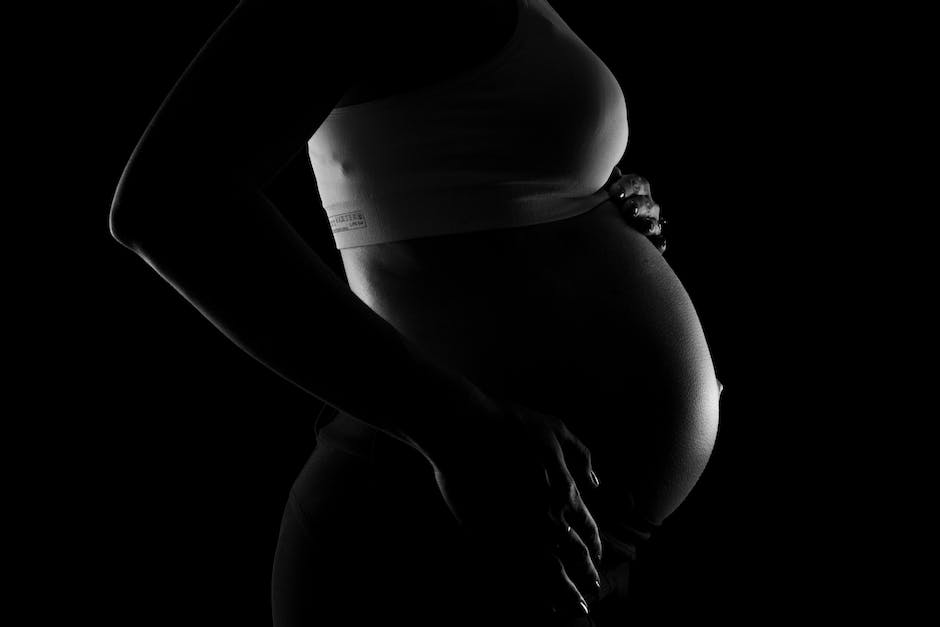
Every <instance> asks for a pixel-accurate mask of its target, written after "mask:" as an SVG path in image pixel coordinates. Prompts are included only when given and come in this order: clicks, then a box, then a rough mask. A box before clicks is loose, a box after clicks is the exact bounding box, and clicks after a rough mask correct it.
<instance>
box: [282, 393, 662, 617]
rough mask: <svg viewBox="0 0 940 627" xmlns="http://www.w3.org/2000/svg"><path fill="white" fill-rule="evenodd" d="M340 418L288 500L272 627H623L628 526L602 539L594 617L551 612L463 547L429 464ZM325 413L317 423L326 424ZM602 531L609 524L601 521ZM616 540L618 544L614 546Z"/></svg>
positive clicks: (322, 433) (321, 433) (631, 554)
mask: <svg viewBox="0 0 940 627" xmlns="http://www.w3.org/2000/svg"><path fill="white" fill-rule="evenodd" d="M327 411H328V412H332V414H331V415H330V416H327V419H328V418H330V417H332V416H335V417H333V418H332V420H329V422H328V423H327V424H325V426H324V425H321V424H318V429H317V444H316V447H315V448H314V450H313V453H312V454H311V455H310V458H309V459H308V460H307V462H306V464H305V465H304V467H303V470H302V471H301V472H300V474H299V476H298V477H297V479H296V480H295V481H294V484H293V486H292V487H291V490H290V492H289V498H288V501H287V505H286V506H285V508H284V515H283V519H282V521H281V528H280V535H279V538H278V544H277V550H276V553H275V557H274V569H273V578H272V603H273V616H274V626H275V627H314V626H321V625H322V626H328V625H353V626H355V625H386V624H394V623H397V622H399V621H400V622H401V624H405V625H410V626H420V625H428V626H430V625H435V626H438V627H439V626H442V625H448V626H450V625H453V626H459V625H467V626H470V625H473V626H481V627H482V626H498V625H507V626H508V625H533V626H534V625H546V626H549V625H557V626H564V627H575V626H585V627H587V626H591V625H595V626H597V627H606V626H608V625H611V626H612V625H619V626H622V625H624V624H625V622H624V621H625V619H626V620H627V621H629V615H630V612H629V598H628V596H627V589H628V582H629V574H630V568H631V565H632V562H633V559H634V558H635V550H634V546H635V545H636V543H637V542H639V541H642V539H644V538H646V537H648V536H649V533H648V532H647V531H645V530H644V531H637V528H631V529H630V530H628V531H632V532H633V535H632V536H628V535H626V534H624V533H622V532H621V533H620V534H619V536H618V539H617V540H614V539H613V538H612V537H611V536H606V535H605V536H604V537H603V540H604V547H603V548H604V558H603V561H602V563H601V568H600V571H601V591H600V595H599V597H598V596H597V595H595V596H594V597H593V598H594V599H597V600H595V601H593V602H590V601H591V599H592V597H590V596H588V595H587V594H586V595H585V596H586V598H588V600H589V602H590V603H589V604H590V605H591V608H592V610H591V615H590V616H581V617H578V616H577V614H560V615H555V616H551V615H545V614H543V613H540V611H538V610H536V609H534V607H533V605H532V603H530V602H529V603H527V602H525V599H532V598H535V595H537V594H538V591H537V590H534V589H533V588H532V586H530V585H528V584H527V582H526V581H524V580H521V578H520V577H517V576H514V574H513V573H512V572H507V570H506V569H505V568H502V567H501V566H502V565H501V564H499V563H492V561H490V562H489V563H486V562H484V560H483V559H482V558H480V557H478V554H477V552H475V551H473V550H472V549H471V548H470V547H468V546H467V543H466V542H465V541H464V540H462V539H461V536H460V533H459V531H458V528H457V525H456V522H455V521H454V519H453V517H452V515H451V513H450V511H449V510H448V509H447V506H446V504H445V503H444V500H443V498H442V497H441V495H440V492H439V490H438V488H437V483H436V481H435V479H434V472H433V470H432V467H431V466H430V464H429V463H428V462H427V460H425V459H424V458H423V457H422V456H421V455H420V454H419V453H417V452H416V451H414V450H413V449H411V448H410V447H408V446H407V445H405V444H403V443H402V442H399V441H398V440H395V439H394V438H392V437H390V436H388V435H387V434H385V433H382V432H381V431H378V430H376V429H374V428H372V427H369V426H368V425H366V424H365V423H363V422H361V421H359V420H356V419H355V418H352V417H351V416H349V415H348V414H344V413H342V412H339V413H338V414H337V412H335V410H332V408H328V410H327ZM323 418H324V416H323V415H322V414H321V417H320V419H319V420H321V421H322V420H323ZM598 525H599V526H600V527H601V528H602V531H603V527H604V525H603V523H602V521H601V520H598ZM611 543H615V544H611Z"/></svg>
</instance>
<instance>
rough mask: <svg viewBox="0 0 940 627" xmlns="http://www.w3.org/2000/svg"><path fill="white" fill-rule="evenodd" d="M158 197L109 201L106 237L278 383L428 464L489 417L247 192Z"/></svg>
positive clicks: (471, 393)
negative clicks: (132, 255) (382, 434)
mask: <svg viewBox="0 0 940 627" xmlns="http://www.w3.org/2000/svg"><path fill="white" fill-rule="evenodd" d="M156 193H157V192H156V191H155V190H154V193H153V194H147V195H146V196H147V199H146V200H145V201H140V200H138V201H137V202H136V204H134V203H132V202H130V201H123V202H122V204H121V205H120V206H119V205H118V204H115V206H114V207H113V208H112V233H113V235H114V237H115V238H116V239H118V241H120V242H121V243H122V244H124V245H125V246H127V247H128V248H130V249H132V250H134V251H135V252H137V253H138V254H139V255H140V256H141V257H142V258H144V259H145V260H146V261H147V263H148V264H149V265H150V266H151V267H153V268H154V269H155V270H156V271H157V272H158V273H159V274H160V275H161V276H162V277H163V278H164V279H166V280H167V281H168V282H169V283H171V284H172V285H173V286H174V287H175V288H176V290H177V291H178V292H180V293H181V294H182V295H183V296H184V297H185V298H186V299H187V300H188V301H189V302H190V303H191V304H192V305H193V306H195V307H196V308H197V309H198V310H199V311H200V312H201V313H202V314H203V315H204V316H205V317H206V318H207V319H209V320H210V321H211V322H212V323H213V324H214V325H215V326H216V327H217V328H218V329H219V330H220V331H221V332H222V333H224V334H225V335H226V337H228V338H229V339H230V340H232V341H233V342H235V343H236V344H237V345H238V346H240V347H241V348H242V349H243V350H245V351H246V352H247V353H249V354H250V355H252V356H253V357H255V358H256V359H258V360H259V361H261V362H262V363H264V364H265V365H266V366H268V367H269V368H271V369H272V370H274V371H275V372H277V373H278V374H280V375H281V376H283V377H284V378H286V379H288V380H289V381H291V382H293V383H294V384H296V385H298V386H299V387H301V388H302V389H304V390H306V391H308V392H310V393H311V394H313V395H315V396H316V397H318V398H319V399H321V400H323V401H325V402H327V403H329V404H331V405H333V406H335V407H338V408H339V409H341V410H343V411H345V412H347V413H349V414H351V415H352V416H355V417H356V418H358V419H360V420H362V421H364V422H367V423H369V424H371V425H373V426H375V427H376V428H378V429H380V430H382V431H384V432H386V433H388V434H389V435H391V436H392V437H395V438H397V439H399V440H401V441H403V442H406V443H408V444H409V445H411V446H413V447H415V448H416V449H417V450H419V451H420V452H422V454H424V455H425V456H426V457H428V458H429V459H430V460H432V461H434V460H435V458H436V457H437V456H438V455H442V454H446V451H447V450H448V449H449V447H452V446H454V445H455V444H456V438H457V437H458V435H457V434H458V433H459V431H460V428H459V425H461V424H463V425H472V424H473V422H472V421H473V420H474V417H479V416H480V414H481V413H482V412H490V411H492V410H493V406H492V399H489V397H487V396H486V395H485V394H484V393H482V392H481V390H479V389H478V388H477V387H476V386H475V385H473V384H472V383H471V382H470V381H469V380H467V379H466V378H465V377H464V376H462V375H461V374H460V373H457V372H454V371H453V370H449V369H446V368H444V367H443V366H442V365H440V364H437V363H434V362H432V361H431V360H430V358H429V357H428V356H427V355H426V354H424V353H423V352H422V351H420V349H419V348H418V347H417V346H416V345H415V344H414V343H413V342H411V341H410V340H408V339H407V338H406V337H404V336H403V335H402V334H401V333H399V332H398V331H397V330H396V329H395V328H394V327H393V326H392V325H391V324H389V323H388V322H387V321H386V320H385V319H383V318H382V317H381V316H379V315H378V314H377V313H375V312H374V311H373V310H372V309H370V308H369V307H368V306H367V305H366V304H365V303H364V302H363V301H362V300H360V299H359V298H358V297H357V296H356V295H355V294H354V293H353V292H352V291H351V290H350V289H349V287H348V285H346V284H345V283H344V282H342V281H341V280H340V279H338V278H337V277H336V275H335V274H333V272H332V271H331V270H330V269H329V267H328V266H327V265H326V264H325V263H324V262H323V260H322V259H321V258H320V257H319V256H318V255H317V254H316V253H315V252H314V251H312V250H311V249H310V248H309V247H308V246H307V245H306V244H305V243H304V242H303V240H302V239H301V237H300V236H299V235H298V234H297V233H296V232H295V231H294V230H293V229H292V228H291V227H290V225H289V224H288V223H287V222H286V220H284V218H283V216H282V215H281V214H280V212H278V211H277V210H276V208H275V207H274V206H273V205H272V204H271V202H270V201H269V200H268V199H267V198H266V197H265V196H264V194H263V193H262V192H261V191H260V190H258V189H257V188H250V187H249V186H242V187H239V186H235V185H219V186H216V187H215V188H213V189H208V186H201V187H200V189H199V191H193V190H191V189H190V190H187V191H186V192H185V193H178V194H171V193H167V190H166V189H164V190H161V191H160V192H159V194H160V197H162V198H163V199H164V200H163V201H159V200H157V199H156V196H155V194H156ZM119 197H120V195H119V196H117V197H116V199H117V198H119ZM137 198H138V199H139V198H140V195H138V196H137ZM116 203H117V200H116ZM143 204H147V205H150V206H146V207H145V206H140V205H143ZM116 215H119V216H120V219H119V220H115V216H116ZM119 225H120V228H118V227H119ZM128 225H131V226H128Z"/></svg>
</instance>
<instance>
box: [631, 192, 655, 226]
mask: <svg viewBox="0 0 940 627" xmlns="http://www.w3.org/2000/svg"><path fill="white" fill-rule="evenodd" d="M621 208H622V210H623V212H624V213H625V214H626V216H627V218H631V219H633V220H650V221H654V222H659V219H660V215H661V211H660V208H659V205H657V204H656V201H654V200H653V198H652V197H651V196H630V197H629V198H627V199H625V200H624V201H623V203H622V204H621Z"/></svg>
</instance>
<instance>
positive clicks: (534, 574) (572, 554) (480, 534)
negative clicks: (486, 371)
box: [432, 401, 601, 613]
mask: <svg viewBox="0 0 940 627" xmlns="http://www.w3.org/2000/svg"><path fill="white" fill-rule="evenodd" d="M494 406H495V407H497V408H498V409H497V410H496V411H495V413H494V414H493V415H490V416H487V417H485V418H484V419H482V421H481V423H479V424H478V425H475V426H474V427H473V433H466V434H460V436H461V437H460V438H459V439H460V441H461V442H462V444H463V445H462V446H460V450H459V451H454V452H453V454H451V455H448V456H447V457H446V459H437V460H434V461H432V464H433V465H434V468H435V476H436V478H437V484H438V487H439V488H440V491H441V495H442V496H443V497H444V500H445V502H446V503H447V506H448V507H449V508H450V511H451V512H452V513H453V515H454V516H455V517H456V519H457V521H458V522H459V523H460V526H461V527H462V528H463V530H464V531H465V532H466V533H467V536H468V538H469V539H470V540H471V542H472V544H473V545H474V547H475V549H479V550H481V551H483V553H484V554H485V555H486V556H487V557H492V558H493V559H494V560H497V561H496V563H497V564H498V565H499V566H498V568H497V570H498V572H497V573H495V577H498V578H503V579H507V578H508V579H509V581H508V584H509V585H510V587H511V589H512V590H513V591H514V593H515V592H516V591H518V592H519V593H520V594H524V593H523V592H522V589H523V584H528V583H530V582H534V583H535V588H534V589H533V590H532V591H531V592H532V593H533V594H534V595H535V596H536V598H535V599H533V601H534V602H536V603H538V604H541V605H542V606H543V607H544V608H545V609H549V608H551V610H552V611H563V612H564V611H569V610H574V611H576V612H584V613H587V611H588V606H587V602H586V601H585V596H586V595H587V596H589V597H593V596H594V595H595V594H596V593H597V591H598V589H599V586H600V584H599V576H598V571H597V564H599V563H600V558H601V540H600V535H599V533H598V529H597V525H596V524H595V522H594V518H593V517H592V516H591V513H590V512H589V511H588V510H587V507H586V506H585V504H584V502H583V500H582V499H581V491H580V490H581V487H586V488H587V489H595V488H597V486H598V485H599V483H598V481H597V477H596V475H594V472H593V470H592V469H591V454H590V452H589V451H588V449H587V447H585V446H584V444H582V443H581V442H580V440H578V438H576V437H575V436H574V434H572V433H571V432H570V431H569V430H568V428H567V427H566V426H565V424H564V422H563V421H562V420H561V419H559V418H557V417H554V416H551V415H547V414H544V413H541V412H538V411H535V410H532V409H529V408H526V407H523V406H521V405H519V404H517V403H513V402H505V401H496V402H495V405H494ZM506 566H508V567H509V568H506ZM517 585H518V587H516V586H517Z"/></svg>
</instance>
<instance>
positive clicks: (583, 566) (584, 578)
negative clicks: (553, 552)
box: [558, 523, 601, 593]
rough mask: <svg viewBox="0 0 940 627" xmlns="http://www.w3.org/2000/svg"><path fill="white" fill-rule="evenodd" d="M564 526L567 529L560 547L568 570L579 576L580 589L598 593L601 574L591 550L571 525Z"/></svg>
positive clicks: (563, 533) (562, 536)
mask: <svg viewBox="0 0 940 627" xmlns="http://www.w3.org/2000/svg"><path fill="white" fill-rule="evenodd" d="M562 526H564V528H565V529H564V531H563V532H562V535H561V538H560V541H559V543H558V544H559V547H558V548H559V553H560V555H561V557H562V559H563V560H564V562H565V563H566V564H567V565H568V569H567V570H568V572H569V573H572V574H575V575H576V576H577V578H578V587H579V589H580V590H591V591H592V592H595V593H596V592H597V591H598V590H600V587H601V574H600V573H599V572H598V570H597V567H596V566H595V565H594V560H593V558H592V557H591V551H589V550H588V548H587V546H586V545H585V544H584V541H583V540H582V539H581V536H579V535H578V532H577V531H575V529H574V528H573V527H572V526H571V525H569V524H566V523H563V525H562Z"/></svg>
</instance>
